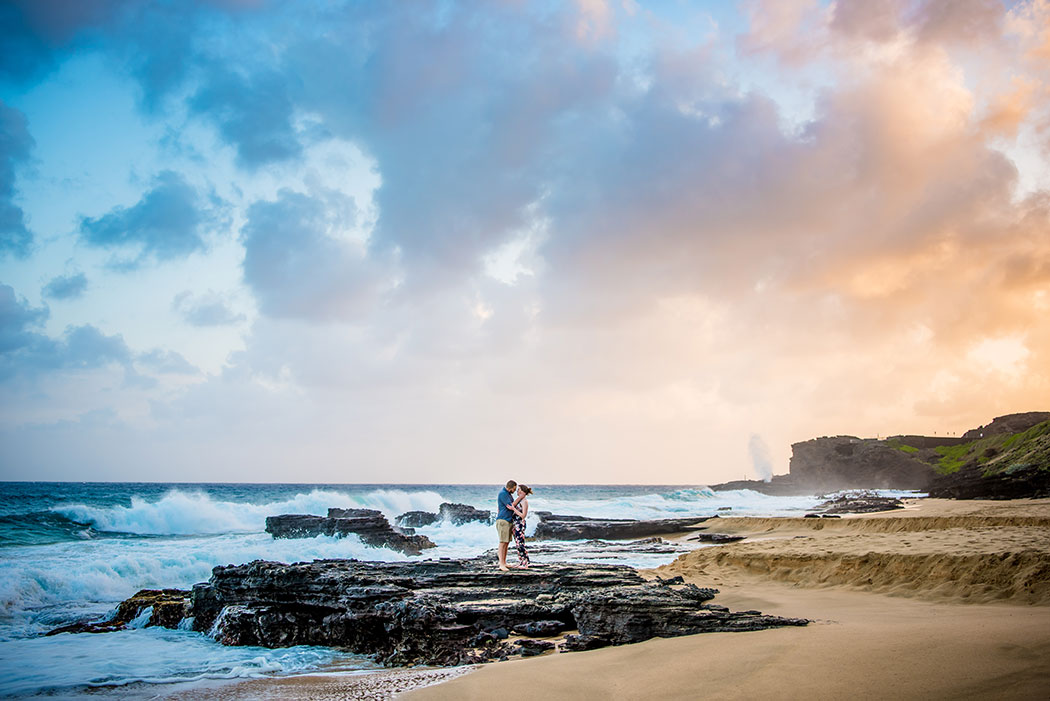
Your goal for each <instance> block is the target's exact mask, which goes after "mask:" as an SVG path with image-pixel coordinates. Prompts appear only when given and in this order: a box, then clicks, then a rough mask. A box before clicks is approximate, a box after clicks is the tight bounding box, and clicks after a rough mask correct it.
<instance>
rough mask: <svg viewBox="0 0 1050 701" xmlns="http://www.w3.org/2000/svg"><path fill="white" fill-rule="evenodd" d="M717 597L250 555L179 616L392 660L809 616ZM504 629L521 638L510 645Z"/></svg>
mask: <svg viewBox="0 0 1050 701" xmlns="http://www.w3.org/2000/svg"><path fill="white" fill-rule="evenodd" d="M716 593H717V590H714V589H703V588H698V587H696V586H695V585H692V584H684V583H683V582H682V580H681V578H680V577H679V578H675V579H671V580H664V581H656V582H649V581H646V580H644V579H643V578H642V577H641V576H640V575H639V574H638V573H637V572H636V571H635V570H634V569H632V568H630V567H626V566H622V565H596V564H567V563H558V564H545V565H539V566H536V567H534V568H532V569H528V570H514V571H511V572H509V573H501V572H499V571H498V570H497V569H496V567H495V563H494V560H493V558H491V557H483V558H474V559H470V560H445V559H441V560H437V561H434V560H424V561H412V562H399V563H384V562H358V561H356V560H319V561H314V562H310V563H304V562H300V563H296V564H291V565H286V564H282V563H277V562H265V561H255V562H252V563H249V564H247V565H236V566H233V565H231V566H227V567H216V568H215V569H214V571H213V573H212V577H211V580H210V581H209V582H207V583H203V584H197V585H195V586H194V587H193V592H192V595H191V597H190V603H189V606H188V607H187V608H186V609H185V615H186V616H188V617H190V618H191V619H192V627H193V629H194V630H197V631H201V632H207V633H209V634H210V635H211V636H213V637H214V638H215V639H216V640H218V641H219V642H221V643H223V644H225V645H260V646H263V647H271V648H272V647H288V646H292V645H324V646H331V647H339V648H341V649H345V650H348V651H350V652H354V653H358V654H366V655H371V656H372V657H373V658H374V659H376V660H377V661H379V662H382V663H384V664H388V665H414V664H428V665H458V664H469V663H475V662H485V661H490V660H497V659H502V658H505V657H507V656H508V655H513V654H521V655H525V656H527V655H531V654H539V653H542V652H544V651H547V650H552V649H555V647H556V646H557V645H558V641H557V640H551V638H552V637H554V636H558V635H560V634H561V633H563V632H572V636H571V637H572V640H568V638H566V640H567V644H566V643H563V645H564V647H563V648H562V649H564V650H566V651H567V650H572V649H590V648H594V647H601V646H605V645H620V644H624V643H633V642H639V641H642V640H647V639H649V638H653V637H673V636H679V635H692V634H694V633H703V632H725V631H740V630H761V629H764V628H772V627H778V626H797V625H805V624H806V623H807V621H805V620H803V619H797V618H780V617H777V616H765V615H762V614H760V613H758V612H757V611H745V612H735V613H734V612H730V611H729V610H728V609H726V608H725V607H724V606H717V605H714V604H708V603H707V602H708V601H710V600H711V599H712V598H713V597H714V596H715V594H716ZM169 623H170V622H169ZM166 625H167V624H166ZM176 625H177V624H176ZM184 625H185V624H184ZM511 630H513V631H516V632H517V633H518V634H520V635H524V636H527V637H525V638H523V639H517V640H514V641H513V642H512V641H510V640H508V639H507V633H508V631H511ZM534 638H545V639H546V640H544V641H539V640H534Z"/></svg>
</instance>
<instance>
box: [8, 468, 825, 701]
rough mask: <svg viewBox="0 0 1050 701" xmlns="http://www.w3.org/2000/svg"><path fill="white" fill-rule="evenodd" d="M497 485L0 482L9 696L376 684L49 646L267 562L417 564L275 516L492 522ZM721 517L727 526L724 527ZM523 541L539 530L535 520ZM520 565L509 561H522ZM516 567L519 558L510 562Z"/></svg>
mask: <svg viewBox="0 0 1050 701" xmlns="http://www.w3.org/2000/svg"><path fill="white" fill-rule="evenodd" d="M534 488H535V493H534V494H533V496H532V497H531V498H530V504H531V509H532V510H533V511H536V510H545V511H553V512H555V513H559V514H579V515H583V516H602V517H607V518H639V519H651V518H673V517H685V516H712V515H714V514H716V513H718V510H719V508H721V507H730V508H731V509H732V511H731V512H730V513H731V514H732V515H738V516H739V515H752V516H755V515H763V516H769V515H791V514H795V515H798V514H799V513H801V512H804V511H805V510H807V509H811V508H812V507H813V506H815V505H816V504H817V503H819V501H820V499H818V498H817V497H769V496H765V495H762V494H759V493H757V492H753V491H750V490H741V491H731V492H713V491H712V490H710V489H708V488H707V487H704V486H682V485H668V486H623V485H573V486H566V485H556V486H542V485H539V486H536V487H534ZM499 489H500V485H382V484H367V485H366V484H355V485H339V484H158V483H52V482H0V696H2V697H12V696H34V695H48V696H49V698H54V697H56V696H58V697H62V696H76V695H78V694H79V693H82V692H85V691H87V690H88V689H92V690H94V691H95V693H99V692H103V693H106V691H107V689H106V688H108V691H109V692H110V693H112V694H113V695H117V696H120V695H127V696H143V695H149V691H148V690H149V689H150V688H156V687H153V686H152V685H157V684H171V683H178V682H192V681H197V680H204V679H232V678H241V677H244V678H247V677H256V676H264V675H293V674H299V673H304V672H310V671H318V670H325V671H345V672H352V671H355V670H359V671H362V672H364V671H367V670H370V669H374V668H375V665H374V664H373V663H371V662H370V661H369V660H368V659H366V658H363V657H359V656H355V655H348V654H346V653H344V652H340V651H335V650H331V649H328V648H318V647H302V646H300V647H293V648H285V649H278V650H269V649H264V648H250V647H224V646H221V645H219V644H218V643H216V642H214V641H213V640H212V639H211V638H209V637H207V636H206V635H204V634H202V633H195V632H192V631H188V630H186V631H182V630H166V629H160V628H152V627H151V628H137V629H131V630H125V631H120V632H115V633H104V634H89V633H81V634H68V633H66V634H59V635H55V636H48V637H45V636H44V635H43V633H45V632H47V631H48V630H51V629H53V628H56V627H58V626H61V625H65V624H68V623H71V622H74V621H77V620H83V619H98V618H103V617H105V616H107V615H108V614H109V613H110V612H112V611H113V610H114V608H115V606H116V604H117V603H119V602H120V601H122V600H123V599H125V598H127V597H129V596H131V595H132V594H134V593H135V592H136V591H138V590H140V589H146V588H169V587H176V588H183V589H186V588H189V587H191V586H192V585H193V584H194V583H196V582H203V581H206V580H207V579H208V578H209V577H210V576H211V570H212V568H213V567H216V566H218V565H226V564H241V563H246V562H250V561H251V560H257V559H265V560H276V561H280V562H299V561H309V560H314V559H321V558H358V559H361V560H383V561H398V560H406V559H410V558H409V556H406V555H403V554H401V553H399V552H395V551H392V550H387V549H384V548H370V547H366V546H364V545H363V544H362V543H361V542H360V541H359V540H358V539H357V538H356V537H354V536H351V537H347V538H332V537H326V536H319V537H317V538H309V539H302V540H274V539H273V538H272V537H271V536H270V535H269V534H267V533H266V532H265V530H264V527H265V520H266V517H267V516H272V515H277V514H285V513H297V514H320V515H324V514H326V513H327V510H328V508H329V507H341V508H351V507H357V508H370V509H379V510H380V511H382V512H383V513H384V514H386V516H387V517H388V518H390V520H391V522H393V519H394V517H396V516H397V515H399V514H402V513H404V512H406V511H414V510H421V511H431V512H436V511H437V510H438V506H439V505H440V504H441V503H442V502H446V501H448V502H454V503H462V504H470V505H471V506H475V507H477V508H482V509H494V508H495V507H494V504H495V500H496V495H497V494H498V491H499ZM724 514H725V512H723V515H724ZM529 522H530V524H529V530H530V531H531V530H532V529H534V528H535V522H536V521H535V519H534V518H530V519H529ZM416 532H417V533H420V534H423V535H426V536H428V537H429V538H430V539H431V540H432V541H434V542H435V543H436V544H437V546H438V547H437V548H435V549H432V550H427V551H426V552H425V554H424V555H422V556H421V557H423V558H437V557H473V556H475V555H479V554H481V553H483V552H485V551H486V550H489V549H491V548H493V547H494V546H495V541H496V537H495V530H494V529H493V528H492V527H490V526H486V525H484V524H480V523H472V524H466V525H463V526H453V525H450V524H447V523H442V524H435V525H433V526H428V527H425V528H419V529H417V530H416ZM559 546H560V547H557V548H550V549H549V552H547V553H544V552H543V551H544V547H543V544H542V543H536V555H535V556H534V557H533V559H534V561H537V562H543V561H544V560H545V559H547V560H551V559H558V560H575V561H601V562H613V563H622V564H626V565H631V566H633V567H655V566H659V565H662V564H665V563H667V562H670V561H672V560H673V559H674V558H675V557H677V555H678V554H679V553H680V552H681V551H682V550H684V549H687V548H688V547H689V546H677V547H675V548H668V550H667V551H666V552H658V553H637V552H631V551H627V550H622V549H616V548H610V549H600V550H596V549H594V548H588V547H586V546H585V544H582V543H581V544H576V545H574V544H572V543H560V544H559ZM512 550H513V549H512ZM512 560H513V558H512Z"/></svg>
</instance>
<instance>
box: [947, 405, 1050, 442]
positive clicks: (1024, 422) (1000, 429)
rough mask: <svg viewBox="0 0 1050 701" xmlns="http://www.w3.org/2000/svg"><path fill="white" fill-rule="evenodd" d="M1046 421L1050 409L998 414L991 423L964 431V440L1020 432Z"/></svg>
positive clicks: (1049, 418)
mask: <svg viewBox="0 0 1050 701" xmlns="http://www.w3.org/2000/svg"><path fill="white" fill-rule="evenodd" d="M1044 421H1050V411H1027V412H1024V413H1020V414H1007V415H1006V416H997V417H995V418H994V419H993V420H992V422H991V423H990V424H987V425H986V426H978V427H977V428H973V429H970V430H969V431H967V432H966V433H964V434H963V435H962V440H964V441H973V440H977V439H979V438H985V437H987V436H998V435H1010V434H1013V433H1020V432H1022V431H1027V430H1028V429H1030V428H1032V427H1033V426H1035V425H1037V424H1041V423H1043V422H1044Z"/></svg>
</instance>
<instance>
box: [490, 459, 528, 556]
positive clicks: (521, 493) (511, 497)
mask: <svg viewBox="0 0 1050 701" xmlns="http://www.w3.org/2000/svg"><path fill="white" fill-rule="evenodd" d="M530 494H532V489H530V488H529V487H526V486H525V485H524V484H518V483H517V482H515V481H514V480H511V481H509V482H507V486H506V487H505V488H504V489H501V490H499V496H498V497H497V498H496V502H497V503H498V504H499V511H498V512H497V513H496V533H498V534H499V551H498V552H499V568H500V569H501V570H502V571H504V572H506V571H507V570H508V569H510V568H509V567H507V548H508V547H510V538H511V534H513V536H514V543H515V545H517V546H518V562H519V564H518V567H520V568H522V569H525V568H527V567H528V566H529V553H528V551H526V550H525V517H527V516H528V515H529V495H530Z"/></svg>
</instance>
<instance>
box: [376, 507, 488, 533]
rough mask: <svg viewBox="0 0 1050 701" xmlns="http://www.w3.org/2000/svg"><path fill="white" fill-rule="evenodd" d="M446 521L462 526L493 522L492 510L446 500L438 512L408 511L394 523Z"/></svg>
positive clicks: (411, 525)
mask: <svg viewBox="0 0 1050 701" xmlns="http://www.w3.org/2000/svg"><path fill="white" fill-rule="evenodd" d="M441 521H445V522H447V523H451V524H453V525H454V526H462V525H463V524H464V523H471V522H473V521H477V522H479V523H492V521H493V518H492V512H491V511H485V510H484V509H475V508H474V507H473V506H470V505H468V504H452V503H450V502H447V501H446V502H444V503H443V504H441V506H439V507H438V512H437V513H436V514H434V513H431V512H429V511H406V512H405V513H403V514H401V515H400V516H398V517H397V518H395V519H394V523H396V524H397V525H399V526H404V527H407V528H420V527H422V526H430V525H432V524H435V523H438V522H441Z"/></svg>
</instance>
